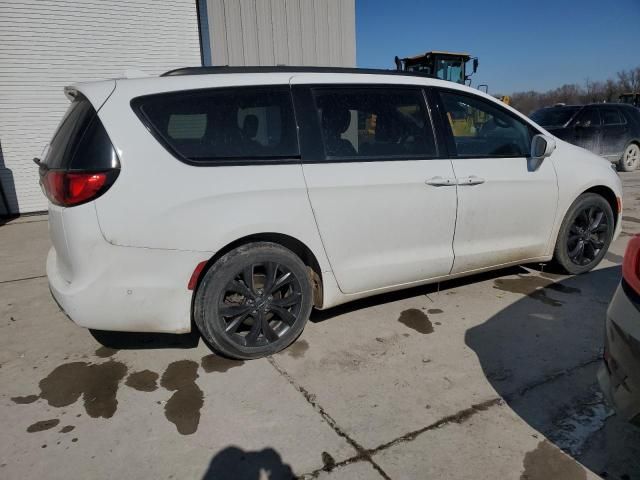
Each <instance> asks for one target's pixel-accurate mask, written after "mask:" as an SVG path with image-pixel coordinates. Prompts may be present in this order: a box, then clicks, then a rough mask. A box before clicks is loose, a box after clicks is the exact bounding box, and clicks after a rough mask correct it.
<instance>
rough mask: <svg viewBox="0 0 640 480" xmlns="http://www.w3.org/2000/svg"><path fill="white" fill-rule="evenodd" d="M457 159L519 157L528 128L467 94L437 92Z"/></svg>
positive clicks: (524, 153) (526, 141) (527, 138)
mask: <svg viewBox="0 0 640 480" xmlns="http://www.w3.org/2000/svg"><path fill="white" fill-rule="evenodd" d="M440 95H441V97H442V102H443V103H444V108H445V112H446V115H447V119H448V121H449V125H450V126H451V132H452V133H453V138H454V141H455V146H456V151H457V154H458V156H462V157H523V156H528V155H529V151H530V145H531V133H530V131H531V129H530V127H529V126H528V125H527V124H526V123H524V122H522V121H520V120H518V119H516V118H515V117H513V116H511V114H510V113H508V112H507V111H506V110H504V109H502V108H500V107H499V106H497V105H492V104H491V103H489V102H487V101H485V100H482V99H480V98H478V97H475V96H471V95H463V94H458V93H453V92H441V93H440Z"/></svg>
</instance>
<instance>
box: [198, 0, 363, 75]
mask: <svg viewBox="0 0 640 480" xmlns="http://www.w3.org/2000/svg"><path fill="white" fill-rule="evenodd" d="M206 4H207V16H208V18H209V27H210V37H211V52H212V59H213V64H214V65H278V64H284V65H321V66H336V67H353V66H355V63H356V50H355V0H206Z"/></svg>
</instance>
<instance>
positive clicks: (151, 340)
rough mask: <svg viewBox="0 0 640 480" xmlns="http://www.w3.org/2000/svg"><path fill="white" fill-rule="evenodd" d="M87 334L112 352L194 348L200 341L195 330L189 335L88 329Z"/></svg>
mask: <svg viewBox="0 0 640 480" xmlns="http://www.w3.org/2000/svg"><path fill="white" fill-rule="evenodd" d="M89 332H90V333H91V336H92V337H93V338H94V339H95V340H96V341H97V342H98V343H99V344H100V345H102V346H103V347H107V348H111V349H114V350H145V349H169V348H177V349H186V348H196V347H197V346H198V343H199V341H200V334H199V332H198V331H197V330H196V329H193V330H192V331H191V333H182V334H174V333H139V332H113V331H106V330H92V329H89Z"/></svg>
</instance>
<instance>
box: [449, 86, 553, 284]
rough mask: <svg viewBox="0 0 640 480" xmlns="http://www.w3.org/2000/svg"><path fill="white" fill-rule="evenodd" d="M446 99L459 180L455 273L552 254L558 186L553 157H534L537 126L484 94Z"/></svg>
mask: <svg viewBox="0 0 640 480" xmlns="http://www.w3.org/2000/svg"><path fill="white" fill-rule="evenodd" d="M439 98H440V101H441V109H442V110H443V111H444V112H445V115H444V117H445V118H444V120H445V121H444V122H443V123H444V125H445V129H446V130H447V133H448V135H449V138H450V140H451V141H450V145H449V147H450V150H451V151H452V152H453V155H454V156H455V158H454V159H453V169H454V171H455V173H456V177H457V183H458V215H457V221H456V234H455V240H454V243H453V249H454V252H455V262H454V265H453V270H452V273H461V272H470V271H473V270H477V269H481V268H485V267H490V266H497V265H502V264H505V263H510V262H515V261H524V260H527V259H531V258H535V257H540V256H542V255H544V253H545V250H546V248H547V245H548V242H549V238H550V235H551V230H552V227H553V224H554V220H555V213H556V204H557V198H558V191H557V185H556V175H555V170H554V168H553V165H552V163H551V159H550V158H547V159H545V160H543V161H542V162H535V161H533V160H532V159H530V158H528V157H529V150H530V144H531V137H532V134H533V133H535V132H534V131H533V129H532V127H531V126H530V125H529V124H528V123H526V122H525V121H524V120H522V119H520V118H518V117H517V116H516V115H515V114H513V113H512V112H509V111H508V110H507V109H505V108H504V107H502V106H500V105H498V104H497V103H496V102H492V101H490V100H486V99H483V98H481V97H479V96H477V95H473V94H467V93H462V92H456V91H453V90H442V91H440V92H439ZM462 125H466V126H465V127H464V128H462Z"/></svg>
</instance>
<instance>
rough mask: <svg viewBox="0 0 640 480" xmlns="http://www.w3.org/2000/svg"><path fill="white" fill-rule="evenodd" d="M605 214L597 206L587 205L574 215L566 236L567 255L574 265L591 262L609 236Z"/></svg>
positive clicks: (608, 226) (609, 228) (609, 227)
mask: <svg viewBox="0 0 640 480" xmlns="http://www.w3.org/2000/svg"><path fill="white" fill-rule="evenodd" d="M610 230H611V226H610V225H608V223H607V216H606V214H605V212H604V210H603V209H602V208H600V207H599V206H588V207H586V208H584V209H582V210H581V211H580V212H579V213H578V215H577V216H576V217H575V219H574V221H573V223H572V224H571V227H569V235H568V236H567V255H568V256H569V258H570V259H571V261H572V262H573V263H575V264H576V265H580V266H583V265H588V264H589V263H591V262H593V261H594V260H595V259H596V258H597V257H598V255H599V254H600V252H601V251H602V248H603V247H604V246H605V244H606V243H607V239H608V238H609V237H610V236H611V232H610Z"/></svg>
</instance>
